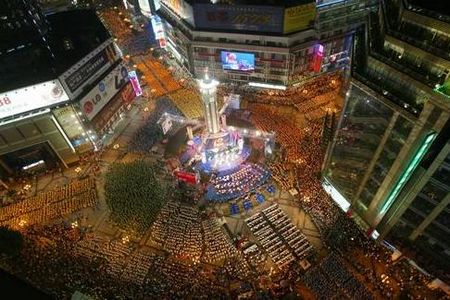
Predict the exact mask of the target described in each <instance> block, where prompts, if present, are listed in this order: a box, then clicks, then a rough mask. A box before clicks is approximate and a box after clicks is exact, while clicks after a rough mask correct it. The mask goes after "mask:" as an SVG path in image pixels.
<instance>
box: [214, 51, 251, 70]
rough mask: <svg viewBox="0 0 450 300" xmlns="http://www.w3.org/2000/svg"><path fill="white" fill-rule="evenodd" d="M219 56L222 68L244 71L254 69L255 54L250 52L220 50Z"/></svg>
mask: <svg viewBox="0 0 450 300" xmlns="http://www.w3.org/2000/svg"><path fill="white" fill-rule="evenodd" d="M220 57H221V60H222V68H223V69H224V70H233V71H244V72H247V71H253V70H255V55H254V54H252V53H242V52H231V51H222V52H221V54H220Z"/></svg>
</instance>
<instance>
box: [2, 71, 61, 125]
mask: <svg viewBox="0 0 450 300" xmlns="http://www.w3.org/2000/svg"><path fill="white" fill-rule="evenodd" d="M67 100H69V96H68V95H67V94H66V92H65V91H64V89H63V87H62V85H61V83H60V82H59V80H57V79H55V80H52V81H46V82H43V83H39V84H35V85H31V86H27V87H25V88H21V89H17V90H12V91H8V92H6V93H1V94H0V119H3V118H6V117H9V116H13V115H18V114H21V113H24V112H27V111H32V110H35V109H39V108H44V107H48V106H52V105H55V104H58V103H61V102H64V101H67Z"/></svg>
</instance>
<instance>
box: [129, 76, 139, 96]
mask: <svg viewBox="0 0 450 300" xmlns="http://www.w3.org/2000/svg"><path fill="white" fill-rule="evenodd" d="M128 78H129V79H130V82H131V85H132V86H133V90H134V93H135V95H136V97H138V96H140V95H142V89H141V85H140V84H139V79H138V77H137V74H136V71H130V72H128Z"/></svg>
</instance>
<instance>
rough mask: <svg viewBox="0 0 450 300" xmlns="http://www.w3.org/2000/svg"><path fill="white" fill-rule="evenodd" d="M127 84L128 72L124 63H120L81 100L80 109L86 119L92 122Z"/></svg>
mask: <svg viewBox="0 0 450 300" xmlns="http://www.w3.org/2000/svg"><path fill="white" fill-rule="evenodd" d="M127 82H128V70H127V68H126V67H125V65H124V63H120V64H119V65H118V66H117V67H115V68H114V70H113V71H112V72H111V73H109V74H108V75H107V76H106V77H105V78H104V79H103V80H102V81H100V82H99V83H98V84H97V86H96V87H94V88H93V89H92V90H91V91H90V92H89V93H88V94H87V95H86V96H84V97H83V99H81V101H80V107H81V110H82V111H83V113H84V114H85V115H86V117H87V118H88V119H89V120H92V119H93V118H94V117H95V115H96V114H97V113H98V112H99V111H100V110H101V109H102V108H103V107H104V106H105V105H106V104H107V103H108V101H109V100H111V98H112V97H113V96H114V95H115V94H117V92H118V91H119V90H120V89H121V88H122V87H123V86H124V85H125V84H126V83H127Z"/></svg>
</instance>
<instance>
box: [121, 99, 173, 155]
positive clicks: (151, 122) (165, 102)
mask: <svg viewBox="0 0 450 300" xmlns="http://www.w3.org/2000/svg"><path fill="white" fill-rule="evenodd" d="M163 113H169V114H174V115H181V112H180V111H179V110H178V109H177V108H176V107H175V106H174V105H173V103H172V102H171V101H170V100H169V99H166V98H160V99H158V100H157V101H156V105H155V108H154V110H152V111H151V112H150V113H149V116H148V117H147V119H146V121H145V124H144V125H143V126H142V127H140V128H139V129H138V130H137V131H136V132H135V133H134V135H133V137H132V139H131V141H130V144H129V145H128V147H129V149H130V150H131V151H136V152H149V151H150V150H151V148H152V147H153V145H154V144H155V143H156V142H158V141H159V140H161V138H162V136H163V133H162V130H161V126H160V125H159V124H158V123H157V122H158V120H159V119H160V118H161V116H162V114H163Z"/></svg>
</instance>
